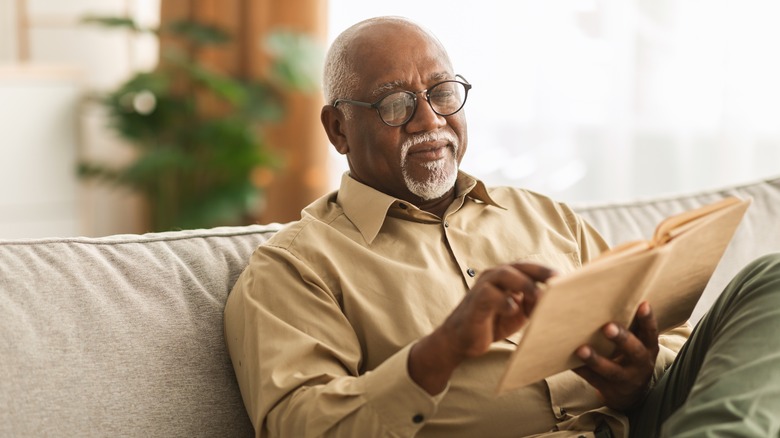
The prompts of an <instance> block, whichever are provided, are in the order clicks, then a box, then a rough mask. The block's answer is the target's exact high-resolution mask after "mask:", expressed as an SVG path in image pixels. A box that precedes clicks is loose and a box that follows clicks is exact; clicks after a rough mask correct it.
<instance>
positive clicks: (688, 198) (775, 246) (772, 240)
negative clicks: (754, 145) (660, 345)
mask: <svg viewBox="0 0 780 438" xmlns="http://www.w3.org/2000/svg"><path fill="white" fill-rule="evenodd" d="M726 196H738V197H740V198H743V199H747V198H752V200H753V203H752V204H751V206H750V207H749V208H748V211H747V213H746V214H745V217H744V219H743V220H742V223H741V224H740V226H739V228H737V231H736V232H735V234H734V238H733V239H732V241H731V244H730V245H729V246H728V248H726V252H725V253H724V254H723V258H722V259H721V261H720V263H719V264H718V267H717V269H716V270H715V273H714V274H713V275H712V278H711V279H710V282H709V283H708V284H707V287H706V288H705V290H704V293H703V295H702V298H701V299H700V300H699V303H698V305H697V306H696V309H695V310H694V312H693V316H692V317H691V321H692V322H696V321H698V320H699V319H700V318H701V317H702V316H703V314H704V313H705V312H706V311H707V309H709V308H710V306H711V305H712V303H713V301H714V300H715V299H716V298H717V297H718V295H719V294H720V293H721V292H722V291H723V288H724V287H725V286H726V284H727V283H728V282H729V281H730V280H731V278H733V277H734V275H735V274H736V273H737V272H738V271H739V270H740V269H741V268H742V267H744V266H745V265H746V264H747V263H748V262H750V261H752V260H754V259H756V258H758V257H759V256H762V255H764V254H769V253H773V252H780V178H774V179H768V180H765V181H757V182H752V183H748V184H744V185H738V186H732V187H728V188H724V189H720V190H708V191H701V192H697V193H689V194H684V195H677V196H669V197H665V198H664V197H661V198H654V199H646V200H640V201H634V202H625V203H616V204H598V205H580V206H574V209H575V210H576V211H577V212H578V213H579V214H580V215H582V216H583V217H584V218H585V219H586V220H588V222H590V223H591V224H592V225H593V226H594V227H595V228H596V229H597V230H599V232H601V234H602V235H603V236H604V238H605V239H606V240H607V242H609V243H610V245H617V244H620V243H623V242H628V241H631V240H637V239H649V238H650V237H651V236H652V235H653V231H654V230H655V227H656V225H657V224H658V223H659V222H660V221H661V220H663V219H664V218H665V217H667V216H671V215H673V214H676V213H680V212H683V211H686V210H690V209H693V208H696V207H700V206H702V205H705V204H709V203H711V202H715V201H717V200H720V199H723V198H724V197H726Z"/></svg>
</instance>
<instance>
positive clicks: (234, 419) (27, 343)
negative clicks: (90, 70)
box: [0, 179, 780, 437]
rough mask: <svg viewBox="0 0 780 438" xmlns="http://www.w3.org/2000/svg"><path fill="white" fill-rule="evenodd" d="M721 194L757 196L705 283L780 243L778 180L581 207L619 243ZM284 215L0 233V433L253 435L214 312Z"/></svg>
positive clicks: (219, 315) (218, 312) (219, 312)
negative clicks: (95, 233) (14, 237)
mask: <svg viewBox="0 0 780 438" xmlns="http://www.w3.org/2000/svg"><path fill="white" fill-rule="evenodd" d="M724 194H736V195H740V196H750V197H753V198H754V204H753V206H752V207H751V209H750V210H749V212H748V215H747V218H746V221H745V223H744V224H743V225H742V226H741V228H740V229H739V230H738V231H737V236H736V239H735V242H734V244H732V246H730V247H729V249H728V250H727V254H726V256H725V258H724V260H723V262H722V263H721V267H719V269H718V272H716V275H715V277H714V278H713V282H712V283H713V284H715V283H717V284H718V285H717V286H715V288H714V289H712V290H710V289H708V291H709V292H708V293H710V294H712V293H715V291H719V290H720V288H721V283H723V282H724V281H725V280H724V279H725V278H727V277H730V276H731V275H732V274H733V273H734V272H736V270H737V269H738V268H739V267H740V266H741V265H743V264H744V263H746V262H747V261H748V260H750V259H752V258H754V257H755V256H757V255H760V254H764V253H767V252H772V251H780V229H779V228H780V226H778V224H777V223H776V218H777V217H778V213H780V179H777V180H773V181H768V182H763V183H757V184H751V185H746V186H742V187H737V188H731V189H724V190H719V191H712V192H707V193H699V194H694V195H687V196H681V197H677V198H668V199H659V200H650V201H644V202H634V203H626V204H615V205H609V206H603V205H600V206H576V207H575V208H576V209H577V210H578V211H580V212H581V213H582V214H583V215H584V216H585V217H586V218H587V219H589V220H590V221H591V222H592V223H593V224H594V225H595V226H596V228H597V229H598V230H600V231H601V232H602V233H603V234H604V235H605V237H606V238H607V239H608V240H609V241H610V242H612V243H618V242H622V241H625V240H633V239H637V238H646V237H649V236H650V234H651V232H652V229H653V227H654V226H655V224H656V223H657V222H658V221H659V220H660V219H662V218H663V217H665V216H667V215H669V214H672V213H674V212H677V211H681V210H684V209H687V208H692V207H695V206H698V205H701V204H702V203H705V202H709V201H713V200H715V199H717V198H718V197H719V196H721V195H724ZM279 227H280V226H279V225H278V224H272V225H267V226H258V225H256V226H247V227H232V228H231V227H225V228H215V229H211V230H193V231H179V232H169V233H157V234H147V235H121V236H110V237H105V238H94V239H90V238H69V239H45V240H43V239H42V240H18V241H0V333H2V339H1V340H0V436H3V437H5V436H9V437H10V436H13V437H26V436H108V435H116V436H133V437H136V436H156V437H169V436H204V437H213V436H219V437H241V436H250V435H252V427H251V424H250V423H249V419H248V417H247V415H246V411H245V410H244V407H243V403H242V401H241V395H240V393H239V390H238V387H237V385H236V381H235V377H234V374H233V369H232V366H231V364H230V359H229V357H228V355H227V352H226V351H225V344H224V339H223V332H222V310H223V306H224V304H225V299H226V297H227V294H228V292H229V290H230V288H231V287H232V285H233V283H234V282H235V280H236V278H237V277H238V275H239V273H240V272H241V270H242V269H243V268H244V267H245V266H246V263H247V261H248V259H249V256H250V254H251V252H252V251H253V250H254V248H255V247H256V246H257V245H258V244H260V243H261V242H263V241H265V240H266V239H267V238H268V237H270V235H271V234H272V233H273V232H275V231H276V230H278V229H279Z"/></svg>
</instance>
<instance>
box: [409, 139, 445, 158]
mask: <svg viewBox="0 0 780 438" xmlns="http://www.w3.org/2000/svg"><path fill="white" fill-rule="evenodd" d="M450 148H452V145H451V144H450V143H448V142H446V141H439V142H436V143H432V144H431V143H429V144H420V145H417V146H414V147H411V148H409V152H408V153H407V157H414V158H415V159H424V160H438V159H441V158H444V156H445V155H446V153H447V151H448V150H450Z"/></svg>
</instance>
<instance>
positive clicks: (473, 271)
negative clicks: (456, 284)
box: [466, 268, 477, 277]
mask: <svg viewBox="0 0 780 438" xmlns="http://www.w3.org/2000/svg"><path fill="white" fill-rule="evenodd" d="M466 273H467V274H469V277H473V276H475V275H477V271H475V270H473V269H471V268H468V269H466Z"/></svg>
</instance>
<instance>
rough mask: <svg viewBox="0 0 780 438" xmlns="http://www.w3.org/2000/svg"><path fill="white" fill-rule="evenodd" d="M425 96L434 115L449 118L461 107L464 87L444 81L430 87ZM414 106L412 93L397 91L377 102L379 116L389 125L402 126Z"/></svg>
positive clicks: (457, 83) (412, 111) (464, 92)
mask: <svg viewBox="0 0 780 438" xmlns="http://www.w3.org/2000/svg"><path fill="white" fill-rule="evenodd" d="M426 94H427V96H428V102H429V103H430V105H431V108H433V111H434V112H436V114H439V115H440V116H449V115H452V114H455V113H456V112H458V111H459V110H460V109H461V108H462V107H463V99H464V97H465V95H466V87H465V86H464V85H463V84H461V83H460V82H456V81H445V82H442V83H440V84H436V85H435V86H433V87H431V88H430V89H429V90H428V92H427V93H426ZM415 106H416V104H415V95H414V93H411V92H409V91H399V92H397V93H393V94H390V95H388V96H385V98H384V99H382V101H381V102H379V105H378V109H379V116H380V117H382V120H384V121H385V123H387V124H389V125H392V126H398V125H403V124H404V123H406V122H407V121H408V120H409V119H410V118H411V117H412V115H413V114H414V110H415Z"/></svg>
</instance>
